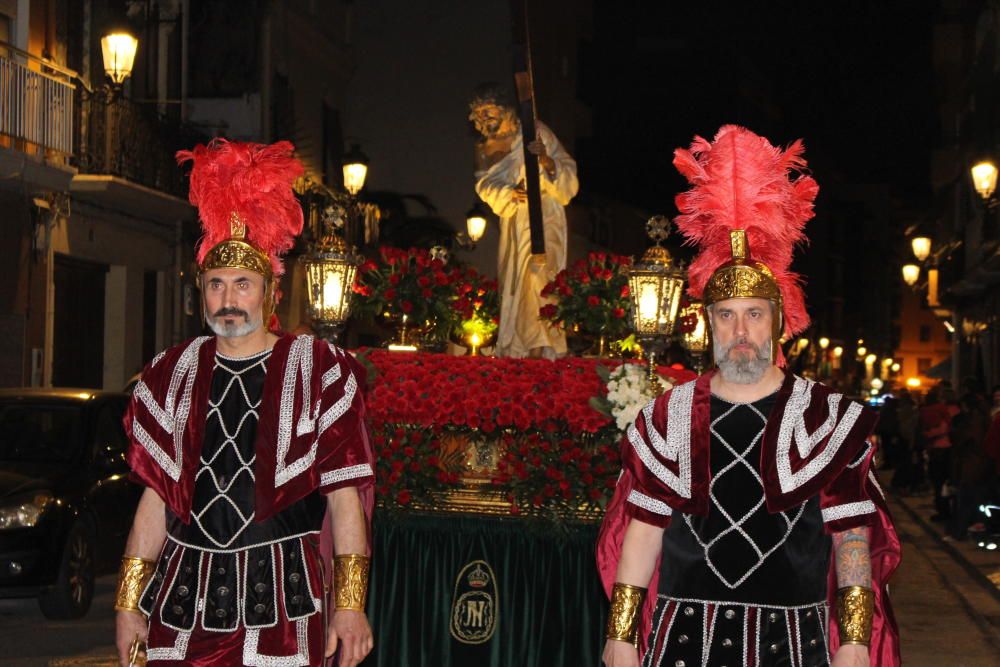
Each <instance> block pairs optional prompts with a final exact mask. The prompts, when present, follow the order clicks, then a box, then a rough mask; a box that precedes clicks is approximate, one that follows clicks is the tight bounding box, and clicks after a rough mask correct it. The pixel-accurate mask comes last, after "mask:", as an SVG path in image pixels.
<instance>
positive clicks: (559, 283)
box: [538, 252, 632, 339]
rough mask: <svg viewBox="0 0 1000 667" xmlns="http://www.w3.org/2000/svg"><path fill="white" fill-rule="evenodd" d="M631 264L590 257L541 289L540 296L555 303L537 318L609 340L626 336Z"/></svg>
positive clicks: (613, 258) (595, 254)
mask: <svg viewBox="0 0 1000 667" xmlns="http://www.w3.org/2000/svg"><path fill="white" fill-rule="evenodd" d="M631 264H632V260H631V258H629V257H624V256H622V255H613V254H608V253H603V252H592V253H590V254H589V255H588V256H587V258H586V259H581V260H578V261H577V262H575V263H574V264H573V266H571V267H570V268H567V269H564V270H563V271H560V272H559V273H558V275H556V277H555V280H553V281H552V282H550V283H549V284H548V285H546V286H545V287H544V288H543V289H542V296H543V297H547V298H550V299H552V300H553V301H554V303H549V304H546V305H544V306H542V307H541V309H540V310H539V313H538V314H539V317H540V318H541V319H543V320H547V321H549V322H552V323H554V324H556V325H558V326H559V327H561V328H562V329H564V330H566V331H570V330H573V329H578V330H580V331H582V332H584V333H588V334H592V335H604V336H608V337H610V338H612V339H618V338H623V337H625V336H627V335H628V332H629V323H628V320H627V318H626V315H627V314H628V311H629V308H630V307H631V301H630V299H629V287H628V267H629V266H631Z"/></svg>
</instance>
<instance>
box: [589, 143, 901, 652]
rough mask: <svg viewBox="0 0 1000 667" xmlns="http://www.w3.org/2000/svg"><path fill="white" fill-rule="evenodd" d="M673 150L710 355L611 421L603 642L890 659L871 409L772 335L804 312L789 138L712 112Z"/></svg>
mask: <svg viewBox="0 0 1000 667" xmlns="http://www.w3.org/2000/svg"><path fill="white" fill-rule="evenodd" d="M674 164H675V166H677V168H678V169H679V170H680V172H681V173H682V174H683V175H684V176H685V177H686V178H687V179H688V181H689V182H690V183H691V186H692V187H691V189H690V190H688V191H687V192H685V193H683V194H681V195H679V196H678V197H677V205H678V208H679V209H680V211H681V215H680V216H679V217H678V218H677V226H678V228H679V229H680V231H681V233H682V234H684V235H685V236H686V238H687V240H688V242H689V243H692V244H695V245H697V246H698V247H699V253H698V256H697V257H696V258H695V260H694V261H693V262H692V264H691V267H690V271H689V279H690V289H689V292H690V294H691V296H693V297H694V298H696V299H699V298H700V299H701V300H702V301H703V303H704V304H705V307H706V310H707V317H708V320H709V323H710V327H711V336H712V341H713V343H712V344H713V352H714V357H715V364H716V366H717V368H716V369H714V370H712V371H710V372H709V373H706V374H705V375H702V376H701V377H699V378H698V379H696V380H694V381H691V382H688V383H686V384H681V385H677V386H675V387H673V389H671V390H670V391H669V392H667V393H666V394H664V395H663V396H660V397H659V398H658V399H656V400H655V401H653V402H651V403H650V404H648V405H647V406H646V407H645V408H644V409H643V410H642V412H641V413H640V415H639V417H638V418H637V419H636V421H635V422H634V423H633V424H632V425H631V426H630V427H629V429H628V432H627V436H626V437H625V438H624V439H623V441H622V475H621V477H620V478H619V481H618V486H617V488H616V490H615V496H614V498H613V499H612V502H611V503H610V505H609V507H608V512H607V515H606V516H605V519H604V523H603V525H602V528H601V536H600V540H599V545H598V564H599V568H600V570H601V576H602V579H603V580H604V584H605V588H606V590H607V592H608V594H609V596H610V598H611V611H610V615H609V619H608V627H607V640H608V641H607V644H606V645H605V651H604V662H605V664H606V665H608V667H633V666H637V665H639V664H640V660H641V664H642V665H644V666H648V667H652V666H654V665H657V666H659V665H663V666H668V665H669V666H670V667H685V666H687V667H693V666H694V665H752V666H754V667H765V666H769V665H773V666H777V665H787V666H789V667H813V666H815V665H831V664H832V665H834V667H846V666H857V667H866V666H867V665H877V666H879V667H887V666H891V665H897V664H898V663H899V641H898V632H897V629H896V624H895V620H894V618H893V616H892V611H891V608H890V606H889V597H888V591H887V588H886V582H887V581H888V578H889V576H890V575H891V574H892V572H893V570H895V568H896V566H897V564H898V563H899V557H900V548H899V541H898V539H897V538H896V534H895V531H894V530H893V528H892V523H891V520H890V518H889V514H888V511H887V508H886V504H885V499H884V497H883V495H882V491H881V489H880V488H879V485H878V482H877V481H876V479H875V474H874V470H873V468H872V455H873V447H872V445H871V444H870V442H869V436H870V435H871V433H872V430H873V428H874V426H875V423H876V420H877V416H876V414H875V413H874V412H873V411H872V410H871V409H869V408H867V407H865V406H863V405H861V404H860V403H857V402H855V401H852V400H850V399H848V398H847V397H845V396H843V395H841V394H838V393H836V392H834V391H833V390H831V389H830V388H828V387H825V386H823V385H821V384H818V383H815V382H812V381H810V380H807V379H805V378H801V377H798V376H796V375H794V374H792V373H789V372H787V371H785V370H783V368H782V366H783V365H784V360H783V358H782V355H781V348H780V347H779V342H780V340H781V339H782V338H783V337H790V336H792V335H795V334H796V333H798V332H800V331H802V330H804V329H805V328H806V327H807V326H808V324H809V317H808V315H807V314H806V311H805V301H804V297H803V293H802V288H801V284H800V280H799V277H798V276H797V275H795V274H794V273H791V272H790V270H789V268H790V265H791V262H792V251H793V249H794V246H795V245H796V244H797V243H798V242H800V241H803V240H804V239H805V235H804V233H803V231H802V230H803V228H804V226H805V223H806V221H807V220H809V219H810V218H811V217H812V216H813V210H812V208H813V201H814V199H815V197H816V194H817V191H818V188H817V185H816V182H815V181H814V180H813V179H812V178H811V177H809V176H806V175H801V174H800V173H798V172H801V171H802V170H803V169H804V168H805V166H806V165H805V161H804V160H803V158H802V145H801V143H799V142H796V143H795V144H793V145H792V146H791V147H789V148H788V149H787V150H781V149H780V148H776V147H775V146H772V145H771V144H770V143H769V142H768V141H767V139H765V138H763V137H760V136H757V135H756V134H754V133H753V132H750V131H749V130H747V129H745V128H742V127H737V126H734V125H729V126H726V127H723V128H722V129H721V130H719V132H718V134H717V135H716V137H715V139H714V141H712V142H711V143H710V142H708V141H706V140H704V139H702V138H700V137H697V138H696V139H695V141H694V143H693V145H692V146H691V149H690V150H682V149H679V150H677V151H676V152H675V155H674ZM647 591H648V592H647Z"/></svg>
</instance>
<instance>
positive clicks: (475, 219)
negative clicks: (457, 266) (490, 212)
mask: <svg viewBox="0 0 1000 667" xmlns="http://www.w3.org/2000/svg"><path fill="white" fill-rule="evenodd" d="M465 231H466V233H467V234H468V235H469V241H470V242H471V243H470V247H475V245H476V243H477V242H478V241H479V239H481V238H483V234H485V233H486V210H485V209H484V208H483V205H482V204H480V203H479V202H478V201H477V202H476V203H475V204H473V205H472V208H470V209H469V210H468V212H466V214H465Z"/></svg>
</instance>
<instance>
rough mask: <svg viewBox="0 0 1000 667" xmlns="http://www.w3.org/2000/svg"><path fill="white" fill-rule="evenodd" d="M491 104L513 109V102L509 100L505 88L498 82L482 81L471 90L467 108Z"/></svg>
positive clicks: (508, 94)
mask: <svg viewBox="0 0 1000 667" xmlns="http://www.w3.org/2000/svg"><path fill="white" fill-rule="evenodd" d="M487 104H491V105H494V106H498V107H502V108H505V109H513V108H514V103H513V101H512V100H511V97H510V93H508V92H507V89H506V88H504V87H503V86H501V85H500V84H498V83H484V84H481V85H479V86H476V89H475V90H474V91H472V99H470V100H469V108H470V109H475V108H476V107H479V106H484V105H487Z"/></svg>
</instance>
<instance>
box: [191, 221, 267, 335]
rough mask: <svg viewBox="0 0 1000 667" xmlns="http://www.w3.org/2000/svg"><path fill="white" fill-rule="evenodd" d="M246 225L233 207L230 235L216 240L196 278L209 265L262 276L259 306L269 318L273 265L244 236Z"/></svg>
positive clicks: (209, 269)
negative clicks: (220, 240)
mask: <svg viewBox="0 0 1000 667" xmlns="http://www.w3.org/2000/svg"><path fill="white" fill-rule="evenodd" d="M246 236H247V226H246V223H245V222H243V219H242V218H241V217H240V214H239V213H237V212H236V211H233V212H232V213H231V214H230V215H229V238H228V239H226V240H224V241H222V242H221V243H217V244H215V245H214V246H213V247H212V248H211V249H210V250H209V251H208V252H207V253H206V254H205V257H204V259H202V262H201V264H200V265H199V267H198V271H199V280H198V284H199V286H201V287H204V286H203V285H202V284H201V282H202V281H201V277H202V276H204V274H205V272H206V271H211V270H212V269H246V270H247V271H252V272H253V273H256V274H258V275H261V276H263V277H264V290H265V294H264V302H263V304H262V306H261V315H262V317H263V322H264V323H265V324H267V322H268V321H269V320H270V319H271V315H272V314H273V313H274V305H275V303H274V292H275V287H276V284H277V281H276V280H274V269H273V268H272V267H271V258H270V257H268V256H267V253H265V252H264V251H263V250H261V249H260V248H258V247H257V246H255V245H253V244H252V243H250V242H249V241H248V240H247V238H246ZM204 299H205V296H204V291H202V312H204V305H205V304H204Z"/></svg>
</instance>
